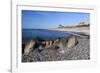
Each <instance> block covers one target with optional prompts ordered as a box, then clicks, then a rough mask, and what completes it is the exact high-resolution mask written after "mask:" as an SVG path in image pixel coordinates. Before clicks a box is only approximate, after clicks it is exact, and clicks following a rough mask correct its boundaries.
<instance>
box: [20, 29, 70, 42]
mask: <svg viewBox="0 0 100 73" xmlns="http://www.w3.org/2000/svg"><path fill="white" fill-rule="evenodd" d="M69 36H71V34H70V33H69V32H63V31H54V30H47V29H22V40H23V41H28V40H31V39H39V40H55V39H57V38H61V37H69Z"/></svg>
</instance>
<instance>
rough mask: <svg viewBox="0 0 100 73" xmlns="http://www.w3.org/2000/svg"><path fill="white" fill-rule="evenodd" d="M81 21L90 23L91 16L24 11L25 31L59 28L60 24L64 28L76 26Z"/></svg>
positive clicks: (23, 24) (23, 26)
mask: <svg viewBox="0 0 100 73" xmlns="http://www.w3.org/2000/svg"><path fill="white" fill-rule="evenodd" d="M81 21H84V22H86V23H90V14H89V13H78V12H77V13H75V12H47V11H31V10H22V28H23V29H24V28H26V29H50V28H57V27H58V26H59V24H62V25H64V26H69V25H76V24H79V22H81Z"/></svg>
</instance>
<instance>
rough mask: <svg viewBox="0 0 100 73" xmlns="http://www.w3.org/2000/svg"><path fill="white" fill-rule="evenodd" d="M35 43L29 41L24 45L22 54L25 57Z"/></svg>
mask: <svg viewBox="0 0 100 73" xmlns="http://www.w3.org/2000/svg"><path fill="white" fill-rule="evenodd" d="M35 43H36V42H35V41H34V40H31V41H29V42H28V43H27V44H26V45H25V49H24V54H25V55H28V54H29V53H30V52H31V50H32V48H33V46H34V45H35Z"/></svg>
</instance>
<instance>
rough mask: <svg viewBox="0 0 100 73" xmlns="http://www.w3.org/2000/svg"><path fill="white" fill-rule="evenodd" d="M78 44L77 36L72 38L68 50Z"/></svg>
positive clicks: (69, 40) (68, 43)
mask: <svg viewBox="0 0 100 73" xmlns="http://www.w3.org/2000/svg"><path fill="white" fill-rule="evenodd" d="M77 43H78V40H77V37H76V36H71V37H70V38H69V39H68V42H67V48H71V47H74V46H75V45H76V44H77Z"/></svg>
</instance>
